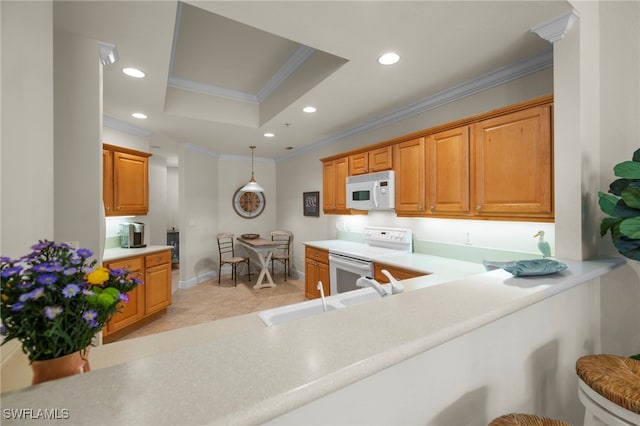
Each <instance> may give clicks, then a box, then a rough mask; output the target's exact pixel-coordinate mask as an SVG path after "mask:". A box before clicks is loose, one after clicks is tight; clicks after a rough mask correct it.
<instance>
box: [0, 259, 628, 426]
mask: <svg viewBox="0 0 640 426" xmlns="http://www.w3.org/2000/svg"><path fill="white" fill-rule="evenodd" d="M562 261H563V262H565V263H566V264H567V265H568V267H569V269H568V270H567V271H563V272H561V273H558V274H554V275H549V276H545V277H531V278H515V277H513V276H511V274H509V273H508V272H506V271H504V270H501V269H498V270H494V271H490V272H484V273H480V274H475V275H471V276H468V277H464V278H459V279H454V280H453V281H449V282H446V283H442V284H439V285H431V286H426V287H423V288H418V289H416V290H414V291H409V292H405V293H402V294H397V295H394V296H391V297H387V298H384V299H380V300H375V301H371V302H368V303H364V304H361V305H357V306H352V307H349V308H346V309H340V310H336V311H332V312H327V313H326V314H322V315H318V316H314V317H309V318H305V319H301V320H297V321H291V322H289V323H286V324H282V325H279V326H274V327H265V326H264V325H263V324H262V322H261V321H260V320H259V319H258V316H257V314H247V315H243V316H241V317H236V318H230V319H228V320H222V321H216V322H213V323H209V324H201V325H198V326H193V327H188V328H185V329H181V330H176V331H173V332H168V333H162V334H158V335H153V336H148V337H143V338H139V339H132V340H130V341H124V342H118V343H114V344H111V345H106V346H104V347H98V348H95V350H94V351H92V355H91V356H92V359H91V361H92V366H93V367H94V369H93V371H92V372H90V373H88V374H83V375H79V376H74V377H70V378H67V379H62V380H58V381H54V382H49V383H44V384H42V385H38V386H33V387H27V388H24V389H19V390H16V391H13V392H8V393H4V394H3V395H2V402H3V408H20V407H34V408H45V407H48V408H66V409H68V410H69V412H70V418H69V419H68V420H66V421H65V423H67V424H87V423H89V422H94V421H95V420H96V419H100V422H101V423H102V424H114V425H115V424H118V425H124V424H136V425H142V424H149V425H150V424H155V425H159V424H256V423H265V422H269V421H270V420H273V421H274V423H287V422H288V423H300V422H301V421H302V420H304V421H306V422H309V421H310V420H311V419H313V421H316V422H318V423H323V424H328V423H335V422H338V421H340V422H343V423H368V424H371V423H387V424H391V423H395V424H398V423H414V424H415V423H421V424H437V423H436V422H442V420H443V419H445V417H443V416H445V415H446V416H453V417H446V419H448V421H451V419H455V416H456V415H462V414H463V413H464V412H465V410H464V409H462V407H463V404H464V403H466V402H468V400H469V399H471V405H473V404H475V400H474V398H475V397H476V396H478V395H480V396H482V398H481V400H480V403H483V404H484V405H483V406H482V407H481V408H482V410H483V412H481V413H479V414H478V413H476V414H477V415H480V416H484V417H485V419H486V418H489V417H491V416H493V415H494V414H498V413H501V412H506V411H508V410H509V409H520V410H522V409H530V410H533V409H536V408H538V407H532V406H530V405H531V404H532V403H531V402H529V403H528V405H527V403H526V401H532V400H531V393H532V392H535V391H536V389H538V388H539V386H538V387H536V386H537V385H536V383H534V382H535V379H532V378H531V377H529V376H530V373H529V372H530V370H531V369H535V370H536V371H537V373H539V374H545V372H547V371H551V375H549V376H544V377H543V379H544V380H555V381H557V383H555V384H554V385H553V386H555V385H558V389H554V390H553V391H552V392H551V393H552V394H553V395H556V396H557V395H558V394H559V393H562V396H563V397H565V396H566V397H571V401H570V402H567V403H565V406H563V407H556V408H557V409H558V410H560V411H561V412H564V411H567V410H568V411H569V414H570V415H571V414H572V413H573V414H575V413H574V412H575V410H577V405H579V403H578V402H577V396H576V394H575V393H572V389H573V387H572V386H571V385H570V383H574V381H573V375H574V373H573V371H572V368H573V366H572V363H573V362H575V359H576V358H577V356H578V355H579V354H580V353H583V352H584V351H586V350H588V348H589V347H592V346H589V345H592V344H593V342H592V341H591V340H592V339H594V337H593V333H594V330H595V329H597V327H596V328H593V327H592V326H591V325H590V324H592V323H593V321H595V320H596V319H595V317H594V316H593V313H592V308H593V306H594V304H595V303H597V300H594V298H597V297H599V296H598V294H599V293H598V292H596V291H595V290H594V288H595V287H599V281H598V280H597V278H598V277H599V276H601V275H604V274H607V273H609V272H611V271H613V270H614V269H617V268H619V267H620V266H621V265H623V263H624V262H623V260H622V259H618V258H616V259H603V260H591V261H583V262H580V261H570V260H562ZM433 275H434V276H435V275H437V273H436V274H433ZM427 279H429V276H427V277H418V278H413V279H410V280H405V281H404V282H403V283H405V286H409V285H416V287H421V282H422V281H423V280H427ZM347 342H348V343H347ZM559 342H561V343H559ZM590 342H591V343H590ZM585 345H586V347H585ZM109 351H112V352H109ZM425 363H426V364H425ZM568 364H571V365H568ZM496 365H497V366H498V367H495V366H496ZM101 367H104V368H101ZM496 368H499V369H500V371H499V373H496V371H495V369H496ZM549 369H551V370H549ZM532 381H533V382H532ZM563 383H566V384H563ZM515 384H517V386H516V385H515ZM445 385H446V386H445ZM524 385H530V386H531V389H529V387H528V386H525V387H523V386H524ZM549 385H550V386H551V384H549ZM563 387H568V388H569V391H567V392H568V395H564V392H565V390H564V389H562V388H563ZM145 389H148V390H151V389H152V390H153V391H148V392H147V391H144V390H145ZM482 389H485V390H484V391H482ZM489 390H491V391H493V392H497V393H498V394H497V396H495V395H493V396H492V395H489V393H488V392H489ZM478 392H480V394H479V393H478ZM482 392H485V394H482ZM553 395H550V396H553ZM176 398H177V399H179V401H180V402H179V403H176ZM465 398H466V399H465ZM574 399H575V401H573V400H574ZM104 401H109V403H108V404H105V403H104ZM358 401H360V402H359V403H358ZM363 401H365V402H366V403H363ZM523 401H524V402H523ZM511 404H512V405H511ZM523 404H525V405H523ZM448 408H449V409H451V410H453V411H450V410H448ZM456 408H457V409H456ZM465 409H466V410H467V411H466V412H469V411H468V410H469V409H470V407H465ZM455 413H458V414H455ZM483 413H484V414H483ZM434 416H435V417H434ZM438 416H440V417H438ZM485 419H483V418H482V417H480V418H477V420H478V423H481V422H482V421H484V420H485ZM459 420H460V419H458V421H459ZM5 421H6V424H12V423H13V422H12V420H11V419H9V420H5ZM3 423H4V421H3ZM20 424H24V423H23V421H20ZM440 424H442V423H440ZM485 424H486V423H485Z"/></svg>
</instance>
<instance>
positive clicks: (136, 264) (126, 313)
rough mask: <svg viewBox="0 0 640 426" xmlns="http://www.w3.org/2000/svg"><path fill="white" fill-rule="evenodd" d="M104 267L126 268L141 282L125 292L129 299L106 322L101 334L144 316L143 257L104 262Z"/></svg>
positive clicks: (134, 321) (111, 331) (132, 322)
mask: <svg viewBox="0 0 640 426" xmlns="http://www.w3.org/2000/svg"><path fill="white" fill-rule="evenodd" d="M105 267H107V268H111V269H126V270H127V271H129V272H131V274H132V275H134V276H135V277H136V278H138V279H139V280H140V281H142V283H143V284H142V285H139V286H138V287H136V288H135V289H133V291H130V292H129V293H128V294H127V295H128V296H129V301H128V302H127V303H123V304H122V305H121V311H120V312H118V313H116V314H115V315H114V316H113V317H112V318H111V321H109V322H108V323H107V326H106V327H105V329H104V330H103V335H104V336H107V335H109V334H110V333H113V332H115V331H118V330H121V329H123V328H125V327H128V326H130V325H131V324H135V323H136V322H138V321H139V320H141V319H142V318H144V290H143V287H144V282H145V281H144V273H143V272H142V270H143V268H144V259H143V258H142V257H131V258H127V259H122V260H118V261H115V262H109V263H105Z"/></svg>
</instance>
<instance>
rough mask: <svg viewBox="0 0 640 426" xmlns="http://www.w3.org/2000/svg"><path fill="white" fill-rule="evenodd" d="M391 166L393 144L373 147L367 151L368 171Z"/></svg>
mask: <svg viewBox="0 0 640 426" xmlns="http://www.w3.org/2000/svg"><path fill="white" fill-rule="evenodd" d="M392 168H393V146H385V147H383V148H378V149H374V150H373V151H370V152H369V164H368V172H369V173H373V172H381V171H384V170H390V169H392Z"/></svg>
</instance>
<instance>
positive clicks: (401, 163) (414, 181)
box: [394, 138, 426, 215]
mask: <svg viewBox="0 0 640 426" xmlns="http://www.w3.org/2000/svg"><path fill="white" fill-rule="evenodd" d="M394 156H395V158H396V165H395V171H396V213H398V214H409V215H410V214H420V213H423V212H424V210H425V197H426V191H425V161H426V159H425V140H424V138H417V139H413V140H410V141H406V142H400V143H399V144H397V145H395V154H394Z"/></svg>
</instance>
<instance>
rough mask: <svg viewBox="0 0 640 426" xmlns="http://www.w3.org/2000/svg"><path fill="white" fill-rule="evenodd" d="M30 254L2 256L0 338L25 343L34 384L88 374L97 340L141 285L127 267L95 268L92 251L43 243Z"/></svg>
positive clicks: (0, 273)
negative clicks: (103, 329) (15, 257)
mask: <svg viewBox="0 0 640 426" xmlns="http://www.w3.org/2000/svg"><path fill="white" fill-rule="evenodd" d="M32 250H33V251H32V252H31V253H29V254H27V255H25V256H22V257H20V258H19V259H15V260H12V259H10V258H8V257H2V258H0V278H1V286H0V290H1V292H0V317H1V318H2V327H1V329H0V334H2V335H3V336H4V341H3V342H2V344H5V343H7V342H8V341H10V340H13V339H17V340H19V341H20V342H21V344H22V351H23V352H24V353H25V354H27V356H28V358H29V362H30V364H31V367H32V369H33V373H34V376H33V380H32V383H34V384H35V383H40V382H43V381H47V380H52V379H55V378H58V377H63V376H65V375H70V374H75V373H77V372H83V371H88V370H89V363H88V358H87V356H88V354H87V351H88V348H89V347H90V346H91V343H92V340H93V338H94V336H95V335H96V334H97V333H98V332H100V330H102V327H104V326H105V324H106V323H107V322H108V321H109V320H110V319H111V317H112V316H113V315H114V314H115V313H116V312H118V311H119V310H120V309H121V307H122V306H123V303H126V302H127V301H128V300H129V297H128V296H127V293H129V292H130V291H132V290H133V289H135V288H136V287H137V286H138V284H140V281H139V280H138V279H137V278H135V277H134V276H133V275H131V274H130V273H129V271H127V270H124V269H107V268H105V267H103V266H97V267H96V263H97V262H96V261H95V260H90V257H91V256H92V253H91V251H90V250H88V249H78V250H76V249H74V248H72V247H70V246H68V245H67V244H55V243H54V242H51V241H40V242H39V243H38V244H36V245H34V246H32ZM60 364H63V368H66V369H67V370H68V371H61V369H60V368H59V367H58V366H59V365H60ZM52 365H55V366H56V367H52Z"/></svg>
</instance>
